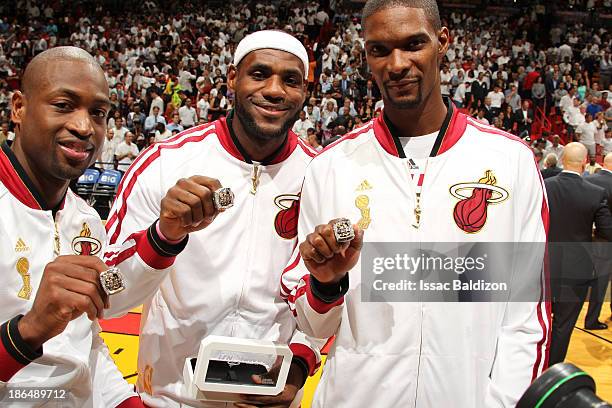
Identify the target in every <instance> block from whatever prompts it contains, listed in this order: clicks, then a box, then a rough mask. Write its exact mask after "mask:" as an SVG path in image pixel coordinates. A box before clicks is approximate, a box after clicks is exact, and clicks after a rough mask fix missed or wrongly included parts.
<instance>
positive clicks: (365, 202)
mask: <svg viewBox="0 0 612 408" xmlns="http://www.w3.org/2000/svg"><path fill="white" fill-rule="evenodd" d="M369 205H370V198H369V197H368V196H367V195H360V196H357V198H355V206H356V207H357V208H358V209H359V211H360V212H361V219H360V220H359V221H358V222H357V225H358V226H359V228H361V229H367V228H368V227H369V226H370V223H371V222H372V218H370V208H369Z"/></svg>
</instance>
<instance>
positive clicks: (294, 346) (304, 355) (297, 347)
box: [289, 343, 321, 375]
mask: <svg viewBox="0 0 612 408" xmlns="http://www.w3.org/2000/svg"><path fill="white" fill-rule="evenodd" d="M289 349H290V350H291V352H292V353H293V356H294V357H299V358H301V359H302V360H303V361H304V362H305V363H306V364H307V365H308V375H314V373H315V371H317V369H318V368H319V366H320V365H321V364H320V363H317V356H316V355H315V353H314V351H312V350H311V349H310V347H307V346H306V345H304V344H301V343H291V344H290V345H289Z"/></svg>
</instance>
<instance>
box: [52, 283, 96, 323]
mask: <svg viewBox="0 0 612 408" xmlns="http://www.w3.org/2000/svg"><path fill="white" fill-rule="evenodd" d="M55 293H57V296H58V297H61V303H60V302H58V304H60V305H61V306H60V307H59V311H60V313H61V315H62V316H67V315H70V317H69V318H70V320H74V319H76V318H78V317H79V316H81V315H82V314H83V313H86V314H87V318H88V319H89V320H91V321H93V320H95V319H96V318H97V317H98V309H97V308H96V306H95V304H94V303H93V302H92V301H91V298H89V296H87V295H82V294H80V293H76V292H72V291H71V290H68V289H66V288H63V287H61V288H59V289H57V290H56V291H55ZM54 300H55V301H57V299H54Z"/></svg>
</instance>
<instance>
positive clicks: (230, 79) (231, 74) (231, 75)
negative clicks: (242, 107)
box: [227, 65, 238, 92]
mask: <svg viewBox="0 0 612 408" xmlns="http://www.w3.org/2000/svg"><path fill="white" fill-rule="evenodd" d="M237 76H238V69H237V68H236V67H235V66H234V65H230V67H229V69H228V70H227V86H228V88H230V89H231V90H232V91H234V92H235V91H236V77H237Z"/></svg>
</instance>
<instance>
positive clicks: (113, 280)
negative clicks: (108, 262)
mask: <svg viewBox="0 0 612 408" xmlns="http://www.w3.org/2000/svg"><path fill="white" fill-rule="evenodd" d="M100 283H101V284H102V289H104V292H106V294H107V295H109V296H110V295H114V294H115V293H119V292H121V291H123V290H124V289H125V286H124V284H123V274H122V273H121V272H120V271H119V268H116V267H111V268H110V269H107V270H106V271H104V272H102V273H101V274H100Z"/></svg>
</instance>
